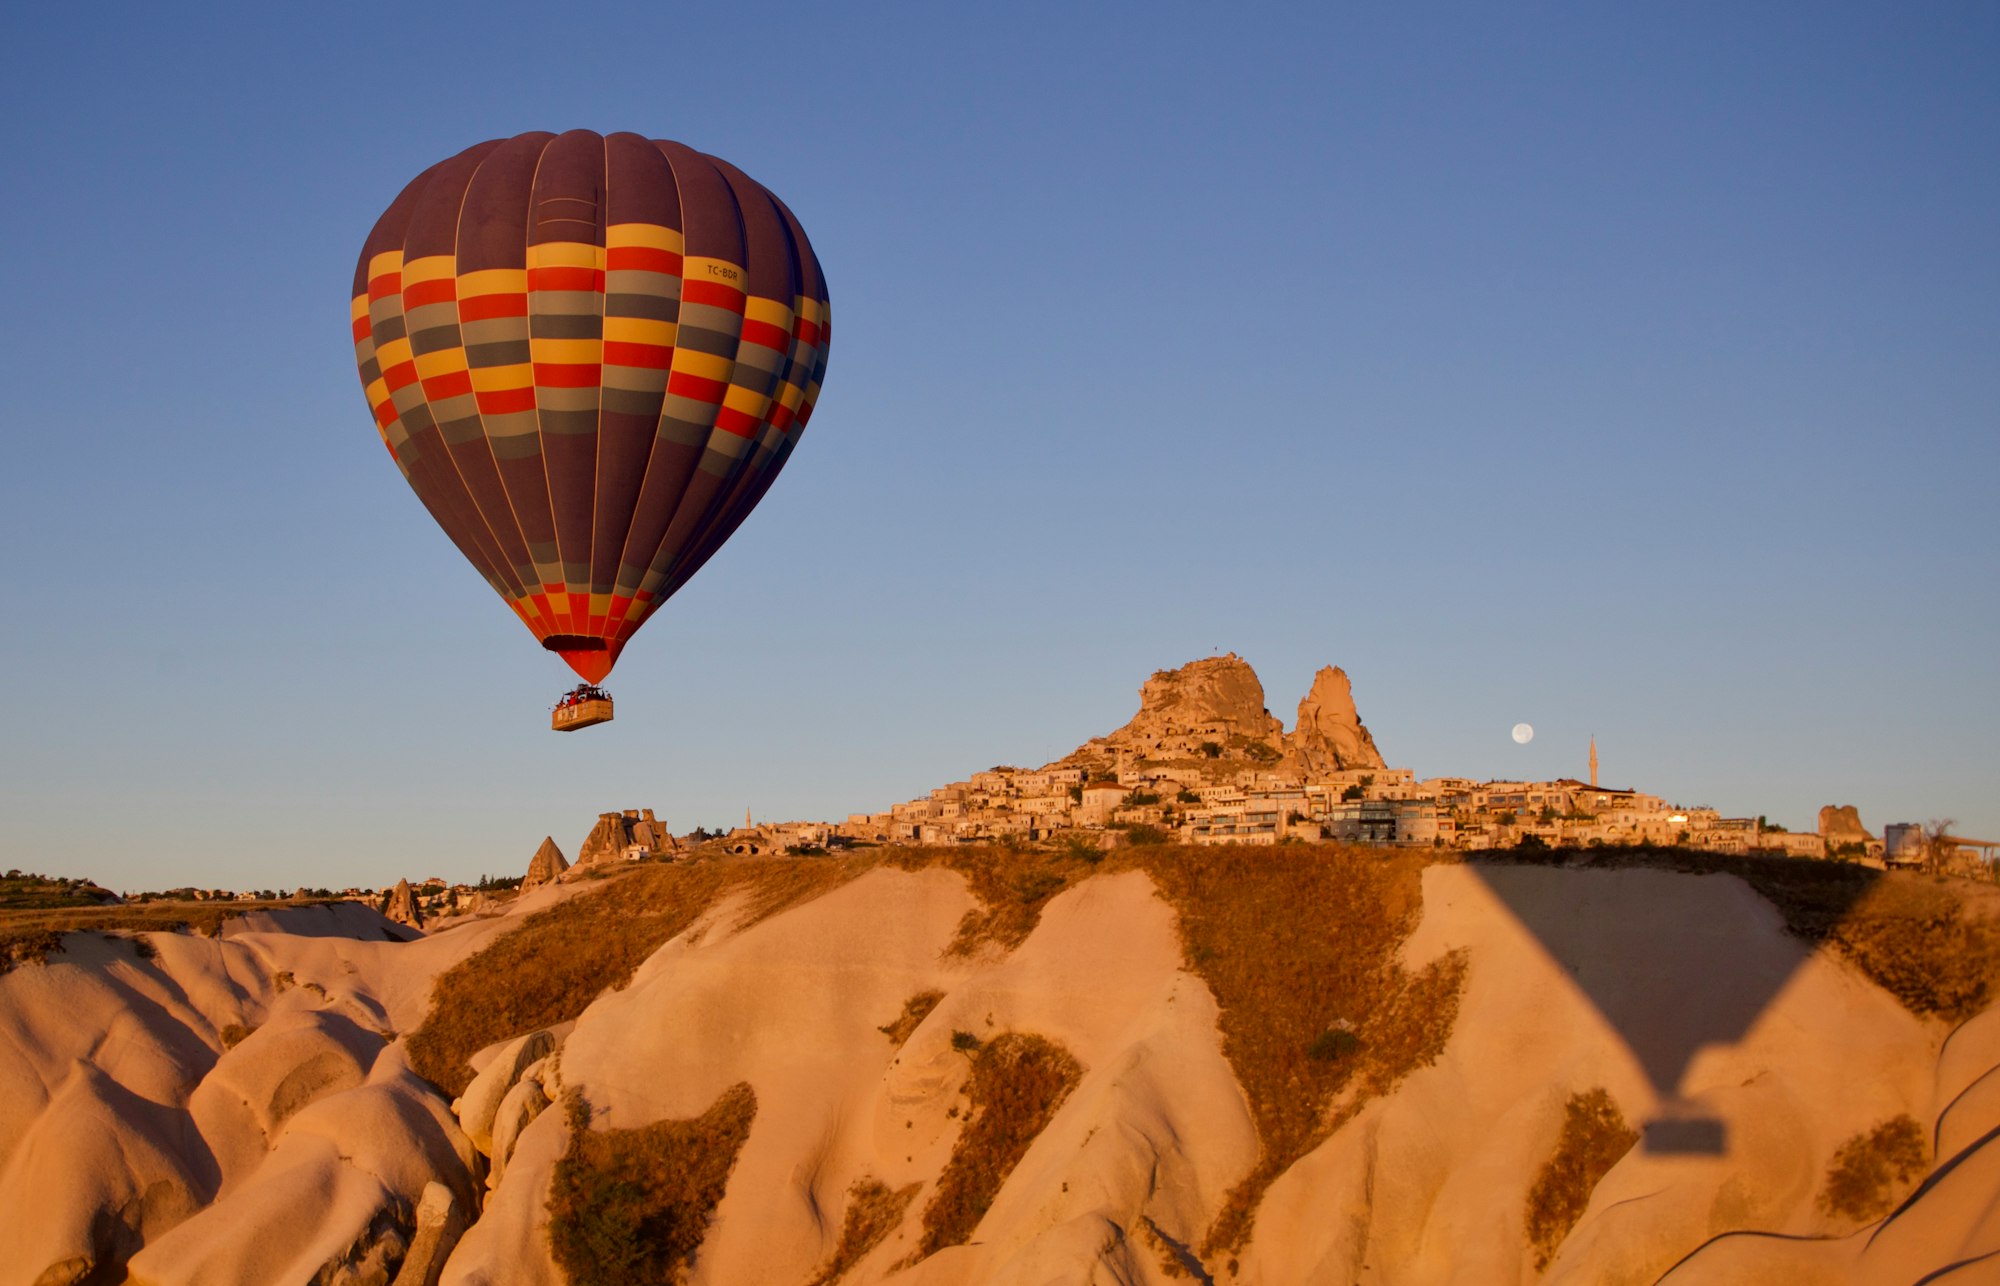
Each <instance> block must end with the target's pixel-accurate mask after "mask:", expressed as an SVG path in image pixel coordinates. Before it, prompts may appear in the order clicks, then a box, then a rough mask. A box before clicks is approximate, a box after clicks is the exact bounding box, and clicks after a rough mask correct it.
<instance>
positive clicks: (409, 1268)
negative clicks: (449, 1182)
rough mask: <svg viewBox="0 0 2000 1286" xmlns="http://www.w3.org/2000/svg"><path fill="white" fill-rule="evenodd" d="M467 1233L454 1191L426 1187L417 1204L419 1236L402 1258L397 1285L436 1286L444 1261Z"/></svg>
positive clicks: (430, 1185)
mask: <svg viewBox="0 0 2000 1286" xmlns="http://www.w3.org/2000/svg"><path fill="white" fill-rule="evenodd" d="M464 1231H465V1214H464V1212H463V1211H461V1210H460V1209H459V1207H458V1202H457V1201H456V1200H454V1199H453V1197H452V1195H451V1189H450V1188H447V1187H446V1186H445V1185H443V1184H442V1183H435V1182H433V1183H430V1184H427V1185H425V1187H424V1195H423V1197H422V1198H421V1199H420V1200H419V1201H418V1202H417V1230H416V1236H415V1238H414V1239H413V1240H412V1241H411V1242H410V1251H409V1254H407V1255H405V1256H404V1257H403V1266H402V1268H400V1269H399V1270H397V1273H396V1280H395V1283H394V1286H437V1280H438V1275H439V1274H440V1273H442V1272H443V1271H444V1261H445V1260H446V1259H448V1258H449V1257H450V1256H451V1249H452V1247H453V1246H455V1245H457V1244H458V1238H459V1235H460V1234H461V1233H463V1232H464Z"/></svg>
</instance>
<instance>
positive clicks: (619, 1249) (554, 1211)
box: [548, 1084, 757, 1286]
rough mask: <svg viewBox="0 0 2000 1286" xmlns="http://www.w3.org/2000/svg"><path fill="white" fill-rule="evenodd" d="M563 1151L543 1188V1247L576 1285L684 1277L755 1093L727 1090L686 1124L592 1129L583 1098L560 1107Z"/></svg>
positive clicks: (572, 1097) (744, 1132)
mask: <svg viewBox="0 0 2000 1286" xmlns="http://www.w3.org/2000/svg"><path fill="white" fill-rule="evenodd" d="M564 1108H565V1110H566V1111H567V1112H568V1114H569V1126H570V1137H569V1147H568V1149H567V1150H566V1151H565V1152H564V1153H563V1155H562V1159H561V1160H559V1161H557V1162H556V1167H555V1174H554V1176H553V1177H552V1178H551V1180H550V1182H549V1196H548V1211H549V1249H550V1251H551V1252H553V1253H554V1255H555V1259H556V1262H557V1263H558V1264H560V1265H561V1266H562V1269H563V1272H564V1273H565V1274H566V1275H567V1276H568V1279H569V1280H570V1281H571V1282H572V1283H574V1284H575V1286H628V1284H629V1283H632V1282H671V1281H678V1280H681V1277H682V1274H684V1273H685V1272H686V1270H687V1267H688V1265H689V1263H690V1262H692V1260H693V1259H694V1255H695V1251H696V1250H698V1249H699V1248H700V1246H701V1240H702V1237H703V1236H704V1235H705V1234H706V1233H707V1231H708V1221H709V1218H710V1216H711V1215H713V1214H714V1212H715V1206H716V1203H717V1202H719V1201H721V1200H722V1192H723V1188H724V1187H725V1185H727V1183H728V1181H729V1172H730V1170H731V1169H733V1168H734V1167H735V1165H736V1154H737V1153H738V1152H739V1151H740V1150H741V1149H742V1147H743V1141H744V1140H745V1139H747V1138H749V1137H750V1122H751V1120H752V1119H753V1118H755V1116H756V1115H757V1095H756V1093H755V1092H754V1091H752V1090H751V1088H750V1086H749V1085H748V1084H738V1085H734V1086H731V1087H730V1088H729V1089H727V1090H725V1091H723V1093H722V1097H720V1098H718V1099H716V1101H715V1104H714V1106H712V1107H710V1108H709V1109H708V1111H706V1112H704V1113H702V1114H701V1115H700V1116H698V1117H695V1118H694V1119H693V1120H689V1121H659V1122H656V1123H654V1124H652V1125H642V1126H640V1127H638V1128H637V1129H631V1130H593V1129H591V1128H590V1109H589V1107H588V1106H587V1105H586V1104H585V1103H584V1101H583V1098H582V1096H581V1095H580V1094H577V1093H575V1092H572V1093H571V1094H569V1095H568V1096H567V1097H566V1098H565V1101H564Z"/></svg>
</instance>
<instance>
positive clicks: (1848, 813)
mask: <svg viewBox="0 0 2000 1286" xmlns="http://www.w3.org/2000/svg"><path fill="white" fill-rule="evenodd" d="M1819 833H1820V838H1822V839H1824V840H1825V841H1826V842H1827V843H1829V844H1866V843H1868V841H1870V840H1872V839H1874V838H1875V837H1874V836H1873V835H1870V834H1869V833H1868V831H1867V829H1866V828H1864V827H1863V826H1862V825H1861V810H1860V809H1858V808H1856V807H1855V806H1854V805H1852V804H1828V805H1826V806H1825V807H1823V808H1821V809H1820V810H1819Z"/></svg>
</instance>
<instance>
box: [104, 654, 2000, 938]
mask: <svg viewBox="0 0 2000 1286" xmlns="http://www.w3.org/2000/svg"><path fill="white" fill-rule="evenodd" d="M1596 768H1597V764H1596V747H1595V745H1594V744H1593V745H1592V746H1591V748H1590V768H1589V772H1590V780H1587V781H1586V780H1581V779H1578V778H1573V777H1559V778H1556V779H1554V780H1549V781H1514V780H1505V781H1476V780H1473V779H1472V778H1468V777H1449V776H1440V777H1423V778H1420V777H1418V776H1417V775H1416V772H1415V771H1414V770H1412V769H1410V768H1399V767H1391V766H1390V765H1389V764H1388V763H1387V761H1386V760H1385V759H1384V758H1383V756H1382V753H1381V751H1380V749H1379V748H1378V747H1377V746H1376V744H1375V738H1374V736H1373V735H1372V734H1371V733H1370V732H1369V730H1368V727H1367V725H1366V724H1364V723H1363V722H1362V720H1361V717H1360V714H1359V712H1358V711H1357V710H1356V708H1355V703H1354V692H1353V685H1352V683H1351V682H1350V681H1349V679H1348V676H1347V673H1346V672H1345V671H1344V670H1342V669H1340V668H1339V667H1338V666H1328V667H1325V668H1323V669H1321V670H1320V671H1319V673H1318V674H1316V675H1315V676H1314V677H1313V682H1312V687H1311V690H1310V691H1308V692H1307V693H1306V695H1305V698H1304V699H1303V700H1301V701H1300V702H1299V705H1298V711H1297V715H1296V718H1295V719H1294V721H1293V725H1292V728H1291V729H1290V730H1289V731H1287V730H1286V729H1285V727H1284V725H1283V723H1282V722H1281V721H1280V720H1279V719H1278V718H1276V717H1275V716H1273V715H1272V714H1271V712H1270V710H1269V709H1268V708H1267V707H1266V706H1265V698H1264V686H1263V683H1262V682H1261V681H1260V680H1259V679H1258V677H1257V674H1256V671H1254V670H1253V669H1251V667H1250V665H1249V663H1248V662H1246V661H1244V660H1243V659H1242V658H1241V657H1239V656H1237V655H1236V654H1235V653H1229V654H1226V655H1223V656H1214V657H1207V658H1204V659H1202V660H1198V661H1193V662H1190V663H1189V664H1187V665H1183V666H1181V667H1179V668H1178V669H1171V670H1160V671H1158V672H1156V673H1154V674H1153V676H1152V677H1151V678H1149V679H1147V680H1146V681H1145V683H1144V684H1143V685H1142V686H1141V687H1140V689H1139V711H1138V713H1137V714H1135V715H1134V716H1133V717H1132V719H1131V721H1130V722H1128V723H1127V724H1125V726H1124V727H1122V728H1119V729H1118V730H1117V731H1115V732H1112V733H1109V734H1107V735H1105V736H1102V737H1093V738H1091V739H1090V740H1089V741H1087V742H1085V743H1084V744H1083V745H1081V746H1079V747H1077V748H1076V749H1075V750H1074V751H1072V752H1070V753H1069V754H1068V755H1065V756H1063V757H1062V758H1061V759H1058V760H1056V761H1054V762H1052V763H1048V764H1044V765H1042V766H1041V767H1039V768H1020V767H1013V766H1009V765H1001V766H997V767H993V768H989V769H986V770H985V771H983V772H976V773H973V774H972V775H971V776H970V777H969V778H967V779H966V780H964V781H955V782H950V783H947V784H945V785H942V786H938V787H936V788H935V789H933V790H931V791H929V792H928V793H926V794H924V795H922V796H919V797H918V798H915V799H911V800H907V801H905V802H902V803H899V804H895V805H893V806H892V807H890V808H889V809H887V810H886V811H882V812H871V813H851V814H849V815H848V816H847V817H846V818H845V819H843V820H840V821H781V822H756V821H754V820H752V819H751V818H749V817H747V816H746V817H745V819H744V824H743V825H741V826H737V827H734V828H733V829H731V830H729V831H727V832H712V831H709V830H706V829H697V830H694V831H691V832H688V833H685V834H675V833H673V832H672V830H671V829H670V828H669V827H668V825H667V823H666V822H665V821H663V820H662V819H660V818H658V817H657V816H656V815H655V813H654V811H653V810H652V809H650V808H637V809H624V810H620V811H616V812H607V813H603V814H601V815H599V817H598V818H597V820H596V821H595V822H594V823H593V824H592V827H591V829H590V832H589V833H588V834H587V835H586V836H585V837H584V839H583V841H582V843H581V844H580V845H579V846H578V848H577V850H576V860H575V862H574V864H572V863H571V862H570V861H569V860H568V859H566V857H565V856H564V854H563V851H562V849H561V847H560V846H559V845H558V844H557V843H556V842H555V840H554V839H553V837H551V838H547V839H544V840H543V841H542V845H541V847H540V849H539V850H538V851H537V852H536V854H535V856H534V858H533V860H532V861H531V863H530V865H529V869H528V871H527V873H526V875H525V876H522V877H509V878H502V877H488V876H482V877H480V879H479V880H478V881H477V882H474V883H452V882H449V881H446V880H444V879H442V878H440V877H436V876H433V877H431V878H429V879H426V880H423V881H421V882H418V883H414V884H412V883H410V882H409V881H403V882H401V883H399V884H398V885H396V886H395V887H394V888H393V889H368V888H359V887H353V888H346V889H340V890H330V889H300V890H297V891H296V892H295V893H294V894H293V896H294V897H303V898H319V899H338V900H347V901H359V902H367V903H370V904H372V905H374V906H375V907H376V908H377V909H379V910H382V911H383V912H384V913H385V914H387V915H388V916H389V917H390V918H391V919H395V920H398V921H401V922H403V923H406V924H421V923H424V922H427V921H430V920H433V919H436V918H438V917H441V916H451V915H458V914H467V913H477V912H479V911H482V910H484V909H486V908H487V907H488V905H489V904H490V903H491V902H492V901H493V900H494V897H495V895H497V894H505V893H507V892H508V891H510V890H513V889H516V888H521V889H524V890H525V889H532V888H534V887H536V886H538V885H540V884H545V883H549V882H551V881H555V880H562V879H571V880H574V879H581V878H587V877H589V876H590V875H591V874H592V873H593V872H596V871H600V870H601V869H602V868H604V867H606V866H607V865H612V864H617V863H623V862H629V861H645V860H654V861H658V860H669V859H673V858H678V857H685V856H689V855H691V854H693V853H695V852H696V851H698V850H699V851H703V852H713V853H717V854H726V855H733V856H742V857H757V856H765V855H772V854H793V855H801V854H803V855H810V854H815V853H822V852H832V851H836V850H839V849H842V848H849V847H856V846H865V845H880V844H923V845H952V844H978V843H1004V844H1021V843H1042V842H1050V841H1055V842H1068V843H1087V844H1092V845H1095V846H1097V847H1100V848H1111V847H1115V846H1117V845H1119V844H1127V843H1145V842H1162V841H1173V842H1180V843H1188V844H1282V843H1288V842H1313V841H1319V840H1331V841H1339V842H1343V843H1353V844H1375V845H1388V846H1398V847H1418V848H1437V849H1458V850H1466V851H1480V850H1487V849H1507V848H1516V847H1523V846H1526V847H1535V846H1538V845H1539V846H1546V847H1550V848H1556V847H1570V848H1588V847H1593V846H1602V845H1624V844H1659V845H1675V846H1679V847H1683V848H1691V849H1695V850H1699V851H1705V852H1712V853H1727V854H1748V853H1772V854H1781V855H1784V856H1789V857H1807V858H1831V859H1837V860H1843V861H1856V862H1864V863H1868V864H1870V865H1877V866H1883V865H1918V864H1920V863H1923V862H1925V861H1927V860H1935V858H1936V856H1937V851H1938V849H1939V836H1938V835H1936V834H1927V833H1926V831H1925V828H1924V827H1922V826H1920V825H1918V824H1916V823H1913V822H1906V823H1891V824H1889V825H1887V826H1885V827H1884V828H1883V831H1882V833H1881V834H1880V835H1879V836H1878V835H1875V834H1872V833H1870V832H1869V831H1868V830H1867V829H1865V828H1864V827H1863V825H1862V822H1861V818H1860V816H1859V814H1858V812H1857V810H1856V809H1855V808H1854V807H1853V806H1852V805H1831V804H1830V805H1827V806H1826V807H1824V808H1821V809H1820V811H1819V817H1818V824H1817V826H1816V827H1815V829H1813V830H1810V831H1791V830H1787V829H1785V828H1784V827H1782V826H1777V825H1773V824H1771V823H1769V822H1767V821H1766V819H1765V818H1763V817H1725V816H1723V815H1722V814H1721V813H1720V812H1719V811H1718V810H1716V809H1714V808H1710V807H1706V806H1702V805H1685V804H1681V803H1676V802H1671V801H1669V800H1668V799H1667V798H1666V797H1664V796H1661V795H1654V794H1649V793H1647V792H1646V791H1643V790H1638V789H1633V788H1630V787H1617V786H1608V785H1603V784H1601V783H1599V782H1598V780H1597V772H1596ZM1935 829H1936V828H1935V827H1934V828H1933V830H1935ZM1944 848H1945V849H1946V850H1947V852H1946V853H1945V855H1944V856H1945V857H1946V858H1948V859H1949V861H1948V864H1949V863H1957V864H1961V865H1964V866H1966V867H1968V868H1972V867H1976V866H1977V865H1979V864H1980V863H1981V862H1982V861H1985V860H1990V859H1991V858H1992V856H1993V851H1994V845H1993V844H1991V843H1988V842H1985V841H1980V840H1970V839H1962V838H1959V837H1956V836H1950V837H1947V839H1946V842H1945V844H1944ZM138 896H140V897H164V898H175V899H181V900H230V899H270V898H274V897H280V896H282V894H280V893H278V892H275V891H273V890H263V891H261V892H258V891H251V892H247V893H230V892H227V891H224V890H205V889H175V890H169V891H167V892H166V893H163V894H150V895H138Z"/></svg>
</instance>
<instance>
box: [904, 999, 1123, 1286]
mask: <svg viewBox="0 0 2000 1286" xmlns="http://www.w3.org/2000/svg"><path fill="white" fill-rule="evenodd" d="M1082 1079H1083V1068H1082V1066H1081V1065H1080V1064H1078V1062H1077V1061H1076V1059H1075V1058H1073V1057H1071V1056H1070V1053H1069V1051H1068V1050H1066V1049H1064V1048H1063V1047H1062V1046H1061V1045H1058V1044H1056V1043H1055V1042H1054V1041H1052V1040H1048V1039H1046V1038H1044V1037H1041V1036H1031V1035H1027V1034H1025V1033H1022V1032H1003V1033H1001V1034H1000V1035H998V1036H995V1037H994V1038H993V1039H991V1040H989V1041H987V1042H986V1043H985V1044H983V1045H979V1046H978V1052H977V1053H976V1054H974V1055H973V1058H972V1081H971V1083H970V1084H969V1085H968V1086H967V1087H966V1093H967V1095H968V1096H969V1097H970V1098H971V1100H972V1114H971V1116H970V1118H969V1119H968V1120H967V1121H966V1123H965V1128H964V1130H963V1131H961V1132H960V1134H959V1136H958V1143H957V1144H956V1145H955V1146H954V1147H953V1148H952V1150H951V1160H950V1161H949V1162H947V1163H946V1164H945V1168H944V1173H943V1174H941V1175H939V1176H938V1184H937V1192H936V1194H935V1195H934V1196H932V1198H931V1203H930V1205H928V1206H927V1207H925V1208H924V1236H923V1240H922V1241H921V1242H920V1243H919V1244H918V1246H917V1250H916V1253H915V1254H914V1255H912V1256H911V1262H914V1261H915V1260H919V1259H922V1258H924V1257H925V1256H927V1255H930V1254H933V1253H935V1252H937V1251H939V1250H942V1249H944V1248H945V1247H946V1246H958V1245H963V1244H964V1243H965V1242H966V1241H968V1240H969V1239H970V1238H971V1237H972V1233H973V1230H974V1229H975V1228H977V1227H978V1226H979V1221H980V1219H982V1218H983V1217H984V1216H985V1214H986V1211H987V1208H988V1207H990V1206H991V1205H992V1204H993V1198H994V1197H995V1196H997V1195H999V1192H1000V1187H1001V1185H1002V1184H1004V1183H1006V1182H1007V1176H1008V1175H1010V1174H1012V1173H1013V1172H1014V1167H1015V1166H1016V1165H1018V1164H1020V1161H1021V1158H1022V1157H1024V1156H1026V1155H1027V1153H1028V1147H1029V1145H1030V1144H1032V1143H1034V1141H1035V1137H1036V1136H1037V1135H1039V1134H1040V1133H1041V1132H1042V1130H1043V1129H1044V1128H1046V1127H1047V1125H1048V1123H1049V1122H1050V1121H1051V1120H1053V1119H1054V1118H1055V1114H1056V1110H1057V1109H1058V1108H1060V1107H1061V1106H1062V1104H1063V1100H1064V1099H1066V1098H1068V1097H1069V1095H1070V1091H1071V1090H1073V1089H1075V1088H1076V1085H1077V1082H1078V1081H1080V1080H1082Z"/></svg>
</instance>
